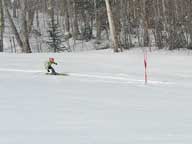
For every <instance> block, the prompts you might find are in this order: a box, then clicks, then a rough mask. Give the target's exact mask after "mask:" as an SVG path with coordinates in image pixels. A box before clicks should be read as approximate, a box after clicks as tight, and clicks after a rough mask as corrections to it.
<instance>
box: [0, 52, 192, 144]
mask: <svg viewBox="0 0 192 144" xmlns="http://www.w3.org/2000/svg"><path fill="white" fill-rule="evenodd" d="M49 57H55V59H56V61H57V62H58V63H59V65H58V66H56V67H55V68H56V70H57V71H58V72H66V73H68V74H69V76H51V75H45V74H44V72H45V71H44V61H46V60H47V59H48V58H49ZM0 61H1V67H0V144H191V143H192V54H187V53H181V54H179V52H178V53H171V52H167V53H166V52H165V53H164V52H152V53H148V66H149V69H148V77H149V82H148V84H147V85H145V84H144V80H143V79H144V66H143V53H142V52H134V51H130V52H125V53H118V54H114V53H112V52H109V51H91V52H79V53H64V54H63V53H60V54H8V53H2V54H0Z"/></svg>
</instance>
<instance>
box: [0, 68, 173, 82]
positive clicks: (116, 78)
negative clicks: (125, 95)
mask: <svg viewBox="0 0 192 144" xmlns="http://www.w3.org/2000/svg"><path fill="white" fill-rule="evenodd" d="M0 71H1V72H19V73H44V71H43V70H24V69H10V68H0ZM67 74H69V76H73V77H81V78H93V79H94V80H95V79H97V81H99V82H108V83H115V82H121V83H129V84H131V83H132V84H134V83H139V84H143V83H145V81H144V80H139V79H133V78H128V76H129V75H128V74H124V73H119V74H113V75H112V74H109V73H108V74H106V73H97V74H94V73H92V74H85V73H84V74H83V73H67ZM148 83H149V84H154V85H173V84H175V83H174V82H166V81H158V80H149V81H148Z"/></svg>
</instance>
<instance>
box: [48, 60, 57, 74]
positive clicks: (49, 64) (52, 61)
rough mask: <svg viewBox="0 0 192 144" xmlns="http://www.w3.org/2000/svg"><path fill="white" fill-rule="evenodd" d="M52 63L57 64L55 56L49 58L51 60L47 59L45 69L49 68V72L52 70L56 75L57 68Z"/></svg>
mask: <svg viewBox="0 0 192 144" xmlns="http://www.w3.org/2000/svg"><path fill="white" fill-rule="evenodd" d="M52 64H55V65H57V63H56V62H55V59H54V58H49V61H47V62H46V63H45V69H46V70H47V72H48V73H49V72H50V70H51V74H53V75H56V74H57V73H56V71H55V69H54V68H53V67H52Z"/></svg>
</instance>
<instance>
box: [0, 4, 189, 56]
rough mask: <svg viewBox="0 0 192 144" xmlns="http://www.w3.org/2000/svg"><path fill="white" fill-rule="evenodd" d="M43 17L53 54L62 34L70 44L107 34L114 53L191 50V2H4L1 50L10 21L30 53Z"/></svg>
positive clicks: (0, 21) (18, 40)
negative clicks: (139, 49) (147, 49)
mask: <svg viewBox="0 0 192 144" xmlns="http://www.w3.org/2000/svg"><path fill="white" fill-rule="evenodd" d="M41 15H47V17H46V19H49V23H50V26H49V27H48V29H47V31H49V33H50V35H49V36H50V37H52V39H51V42H50V43H51V44H50V45H51V46H52V47H54V52H57V50H58V49H59V46H58V45H59V44H60V43H61V42H62V40H60V39H62V37H63V40H64V42H66V43H67V41H68V40H69V39H73V40H74V41H75V40H84V41H90V40H93V39H94V40H95V41H96V43H98V44H99V43H100V42H101V41H102V40H103V39H104V37H103V34H104V35H105V36H106V37H105V39H106V40H110V42H111V46H112V47H113V49H114V52H119V51H123V50H125V49H130V48H133V47H151V46H155V47H157V48H158V49H164V48H166V49H169V50H173V49H178V48H188V49H192V0H184V1H183V0H170V1H167V0H0V31H1V34H0V51H1V52H2V51H3V50H4V49H3V37H4V33H5V31H4V29H5V26H6V22H7V21H8V23H9V25H10V27H11V30H12V34H14V38H15V40H16V43H17V45H18V46H19V47H20V51H21V52H23V53H31V52H32V49H31V43H30V35H31V33H33V32H36V33H37V34H39V35H41V33H42V29H43V28H42V27H41V26H40V24H39V23H40V20H39V19H40V16H41ZM59 17H62V19H59ZM5 19H7V21H5ZM16 22H17V23H16ZM58 25H60V26H62V30H61V31H62V34H58V33H59V31H60V30H56V29H57V28H58ZM135 41H137V42H135ZM68 46H69V45H68ZM68 46H65V47H68Z"/></svg>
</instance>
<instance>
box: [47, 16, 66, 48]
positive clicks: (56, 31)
mask: <svg viewBox="0 0 192 144" xmlns="http://www.w3.org/2000/svg"><path fill="white" fill-rule="evenodd" d="M48 26H49V28H48V34H49V35H48V36H49V39H48V41H47V44H48V45H49V49H50V51H54V52H58V51H61V50H62V49H64V48H65V46H63V45H62V44H63V42H64V35H63V34H62V32H61V29H60V27H59V24H58V22H57V21H56V20H55V19H54V18H51V19H50V20H49V21H48Z"/></svg>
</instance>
